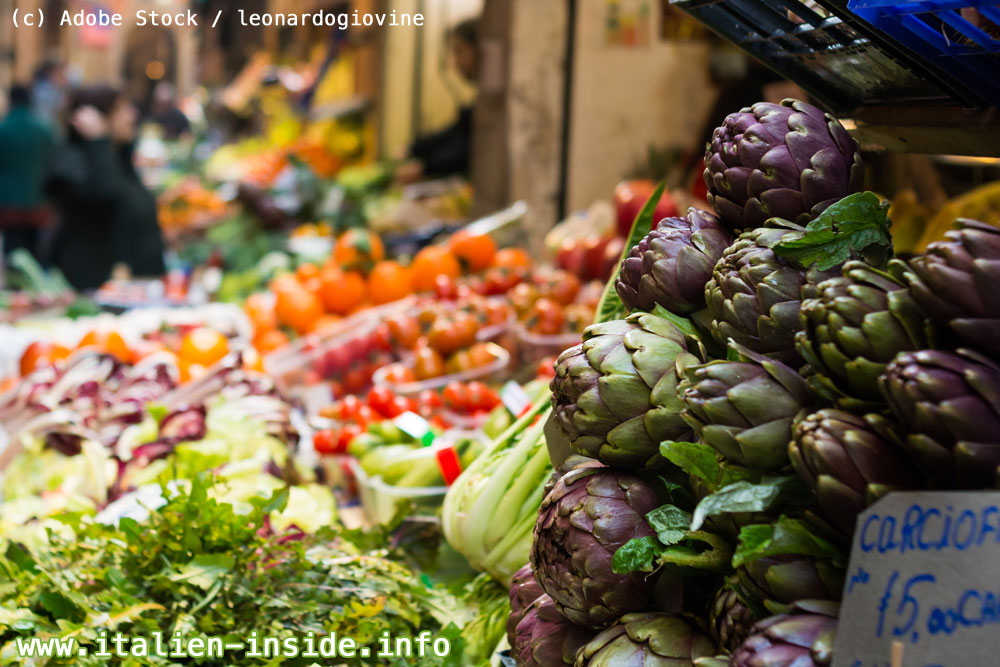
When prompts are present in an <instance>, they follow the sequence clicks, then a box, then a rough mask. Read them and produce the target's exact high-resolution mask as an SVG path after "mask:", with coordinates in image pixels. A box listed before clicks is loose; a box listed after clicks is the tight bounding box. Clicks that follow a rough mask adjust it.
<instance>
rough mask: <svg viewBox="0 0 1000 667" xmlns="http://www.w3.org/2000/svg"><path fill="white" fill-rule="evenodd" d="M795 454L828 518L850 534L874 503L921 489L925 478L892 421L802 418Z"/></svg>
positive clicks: (831, 414) (841, 414)
mask: <svg viewBox="0 0 1000 667" xmlns="http://www.w3.org/2000/svg"><path fill="white" fill-rule="evenodd" d="M788 453H789V456H790V458H791V460H792V465H793V466H794V468H795V471H796V472H797V473H798V474H799V477H801V478H802V479H803V480H804V481H805V482H806V483H807V484H808V485H809V486H810V487H812V489H813V490H815V492H816V502H817V504H818V505H819V509H820V512H821V513H822V514H823V516H824V517H825V518H826V519H827V520H829V521H830V522H832V523H833V524H834V525H835V526H836V527H837V528H838V529H839V530H840V531H841V532H843V533H844V534H845V535H852V534H853V533H854V523H855V519H856V518H857V516H858V514H860V513H861V512H862V511H863V510H864V509H865V508H866V507H868V505H871V504H872V503H873V502H875V501H876V500H878V499H879V498H881V497H882V496H884V495H885V494H886V493H888V492H890V491H899V490H907V489H918V488H920V487H921V486H922V477H921V476H920V474H919V472H918V471H917V469H916V468H915V467H914V465H913V464H912V463H911V462H910V459H909V457H908V456H907V455H906V452H905V450H904V449H903V448H902V446H901V443H900V442H899V440H898V439H897V438H896V437H895V436H894V434H893V433H892V430H891V428H890V425H889V423H888V421H887V420H886V419H884V418H882V417H879V416H877V415H866V416H864V417H859V416H857V415H854V414H851V413H849V412H845V411H843V410H834V409H824V410H819V411H817V412H814V413H812V414H810V415H808V416H806V417H804V418H802V419H799V420H798V421H797V422H796V423H795V426H794V428H793V429H792V442H791V444H790V445H789V451H788Z"/></svg>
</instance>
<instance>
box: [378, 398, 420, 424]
mask: <svg viewBox="0 0 1000 667" xmlns="http://www.w3.org/2000/svg"><path fill="white" fill-rule="evenodd" d="M418 410H419V407H418V406H417V404H416V402H415V401H413V400H412V399H409V398H407V397H406V396H393V397H392V400H391V401H390V402H389V405H388V406H387V407H386V412H385V416H386V417H389V418H390V419H395V418H396V417H398V416H399V415H401V414H403V413H404V412H417V411H418Z"/></svg>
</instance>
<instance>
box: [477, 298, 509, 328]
mask: <svg viewBox="0 0 1000 667" xmlns="http://www.w3.org/2000/svg"><path fill="white" fill-rule="evenodd" d="M483 314H484V315H485V317H486V325H487V326H495V325H498V324H506V323H507V321H508V320H509V319H510V315H511V311H510V306H508V305H507V304H506V303H504V302H503V301H494V300H487V301H486V303H485V304H484V305H483Z"/></svg>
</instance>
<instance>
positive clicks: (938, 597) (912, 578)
mask: <svg viewBox="0 0 1000 667" xmlns="http://www.w3.org/2000/svg"><path fill="white" fill-rule="evenodd" d="M894 646H895V653H894V651H893V649H894ZM900 654H901V656H902V659H901V660H900ZM833 655H834V660H833V667H890V666H891V667H971V666H973V665H983V666H985V665H998V664H1000V492H995V491H988V492H913V493H893V494H890V495H888V496H887V497H885V498H883V499H882V500H880V501H879V502H877V503H876V504H874V505H872V506H871V507H869V508H868V509H867V510H866V511H865V512H864V513H863V514H862V515H861V516H860V517H858V523H857V528H856V529H855V532H854V542H853V544H852V546H851V560H850V565H849V567H848V571H847V579H846V582H845V584H844V600H843V603H842V606H841V609H840V624H839V627H838V628H837V640H836V644H835V648H834V653H833Z"/></svg>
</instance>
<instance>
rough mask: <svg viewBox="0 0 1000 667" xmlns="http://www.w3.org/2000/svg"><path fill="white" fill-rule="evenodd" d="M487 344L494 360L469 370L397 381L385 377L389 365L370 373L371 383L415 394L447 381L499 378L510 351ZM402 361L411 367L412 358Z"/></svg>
mask: <svg viewBox="0 0 1000 667" xmlns="http://www.w3.org/2000/svg"><path fill="white" fill-rule="evenodd" d="M488 345H489V350H490V353H491V354H492V355H493V357H494V359H495V361H493V362H492V363H489V364H485V365H483V366H479V367H478V368H470V369H469V370H467V371H462V372H461V373H452V374H450V375H441V376H439V377H436V378H431V379H429V380H418V381H416V382H399V383H397V382H391V381H389V380H387V379H386V375H387V374H388V373H389V370H390V367H389V366H383V367H382V368H380V369H378V370H377V371H375V374H374V375H372V383H373V384H374V385H375V386H376V387H387V388H389V389H391V390H392V391H393V393H396V394H399V395H401V396H416V395H417V394H419V393H420V392H422V391H424V390H425V389H439V388H441V387H444V386H445V385H447V384H448V383H449V382H472V381H473V380H479V381H481V382H486V381H489V380H493V379H501V378H502V377H503V376H504V375H505V374H506V371H507V369H508V367H509V366H510V352H508V351H507V350H505V349H504V348H502V347H500V346H499V345H496V344H495V343H488ZM402 363H403V365H405V366H406V367H407V368H412V367H413V360H412V359H406V360H404V361H403V362H402Z"/></svg>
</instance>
